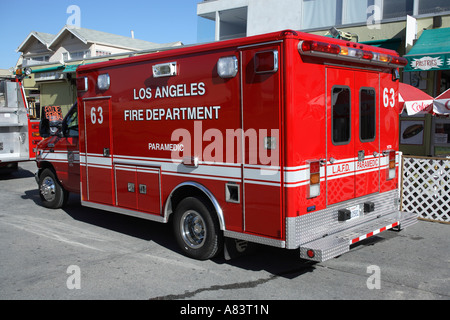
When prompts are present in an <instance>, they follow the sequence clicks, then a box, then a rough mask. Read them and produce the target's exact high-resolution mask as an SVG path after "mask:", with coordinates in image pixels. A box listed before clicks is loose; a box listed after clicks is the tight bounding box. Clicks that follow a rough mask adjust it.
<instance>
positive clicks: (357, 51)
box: [298, 40, 408, 67]
mask: <svg viewBox="0 0 450 320" xmlns="http://www.w3.org/2000/svg"><path fill="white" fill-rule="evenodd" d="M362 48H363V46H361V45H360V48H356V44H353V46H350V44H347V45H346V46H343V45H342V46H341V45H338V44H333V43H326V42H320V41H313V40H304V41H300V43H299V45H298V51H299V52H300V53H301V54H304V55H313V56H314V55H324V56H328V57H334V58H336V59H354V60H360V61H365V62H369V63H375V64H380V63H381V64H391V65H396V66H399V67H404V66H406V65H407V64H408V61H407V60H406V59H405V58H402V57H397V56H392V55H389V54H383V53H378V52H372V51H368V50H363V49H362Z"/></svg>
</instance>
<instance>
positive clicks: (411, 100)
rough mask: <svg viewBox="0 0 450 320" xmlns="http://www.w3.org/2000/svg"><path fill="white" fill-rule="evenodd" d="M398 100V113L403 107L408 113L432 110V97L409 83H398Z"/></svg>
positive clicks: (430, 111)
mask: <svg viewBox="0 0 450 320" xmlns="http://www.w3.org/2000/svg"><path fill="white" fill-rule="evenodd" d="M398 100H399V107H400V113H402V112H403V110H404V108H406V111H407V112H408V115H414V114H426V113H432V112H433V100H434V99H433V97H432V96H430V95H428V94H426V93H425V92H423V91H422V90H420V89H417V88H416V87H413V86H411V85H409V84H406V83H399V88H398Z"/></svg>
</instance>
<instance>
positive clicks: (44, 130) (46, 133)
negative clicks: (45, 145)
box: [39, 118, 50, 138]
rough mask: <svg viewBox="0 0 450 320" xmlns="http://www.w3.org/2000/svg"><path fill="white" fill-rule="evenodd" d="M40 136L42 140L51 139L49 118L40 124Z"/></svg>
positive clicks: (43, 119) (42, 120)
mask: <svg viewBox="0 0 450 320" xmlns="http://www.w3.org/2000/svg"><path fill="white" fill-rule="evenodd" d="M39 134H40V136H41V137H42V138H48V137H50V121H49V120H48V119H47V118H42V119H41V122H39Z"/></svg>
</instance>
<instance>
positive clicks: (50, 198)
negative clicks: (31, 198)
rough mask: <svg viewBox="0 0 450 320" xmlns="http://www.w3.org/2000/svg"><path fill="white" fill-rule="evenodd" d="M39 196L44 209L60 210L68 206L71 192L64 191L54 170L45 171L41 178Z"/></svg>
mask: <svg viewBox="0 0 450 320" xmlns="http://www.w3.org/2000/svg"><path fill="white" fill-rule="evenodd" d="M39 196H40V197H41V200H42V204H43V206H44V207H46V208H51V209H59V208H61V207H63V206H64V205H65V204H66V202H67V199H68V198H69V192H68V191H66V190H64V188H63V187H62V186H61V184H60V183H59V181H58V179H56V175H55V173H54V172H53V171H52V170H50V169H45V170H44V171H42V173H41V175H40V176H39Z"/></svg>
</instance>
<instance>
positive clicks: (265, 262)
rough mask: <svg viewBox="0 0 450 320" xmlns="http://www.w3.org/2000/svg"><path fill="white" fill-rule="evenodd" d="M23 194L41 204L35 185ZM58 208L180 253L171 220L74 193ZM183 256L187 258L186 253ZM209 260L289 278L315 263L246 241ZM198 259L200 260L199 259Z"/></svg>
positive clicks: (62, 211) (101, 225) (94, 223)
mask: <svg viewBox="0 0 450 320" xmlns="http://www.w3.org/2000/svg"><path fill="white" fill-rule="evenodd" d="M22 198H23V199H28V200H32V201H33V202H34V203H35V204H36V205H38V206H42V202H41V199H40V197H39V191H38V190H37V187H36V189H31V190H27V191H25V194H24V195H23V196H22ZM46 210H52V209H46ZM58 210H60V211H61V213H62V214H67V215H68V216H70V217H71V218H72V219H74V220H76V221H80V222H83V223H87V224H90V225H94V226H97V227H99V228H104V229H108V230H111V231H114V232H117V233H120V234H124V235H128V236H131V237H134V238H138V239H142V240H144V241H153V242H155V243H157V244H158V245H160V246H162V247H164V248H166V249H168V250H171V251H173V252H176V253H177V254H180V255H182V254H183V253H182V252H181V250H180V249H179V247H178V245H177V243H176V240H175V236H174V233H173V229H172V223H171V221H169V223H166V224H163V223H158V222H154V221H149V220H145V219H141V218H135V217H131V216H126V215H122V214H118V213H113V212H108V211H103V210H99V209H93V208H88V207H83V206H81V204H80V196H79V195H76V194H70V197H69V200H68V202H67V205H66V206H65V207H64V208H63V209H58ZM185 258H186V259H189V258H187V257H185ZM210 261H212V262H213V263H216V264H219V265H223V264H228V265H231V266H234V267H237V268H241V269H245V270H250V271H261V270H265V271H267V272H269V273H271V274H273V275H274V276H275V277H283V278H289V279H291V278H296V277H298V276H301V275H302V274H304V273H308V272H312V271H314V269H315V266H314V265H315V263H314V262H311V261H307V260H303V259H301V258H300V257H299V251H298V250H286V249H281V248H275V247H270V246H265V245H260V244H254V243H251V244H249V248H248V250H247V251H246V252H245V253H244V254H243V255H239V256H237V257H235V258H233V259H231V260H227V259H225V257H224V254H223V252H221V253H220V254H219V255H218V256H217V257H215V258H213V259H212V260H210ZM199 263H203V262H202V261H200V262H199ZM205 263H208V262H205Z"/></svg>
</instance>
